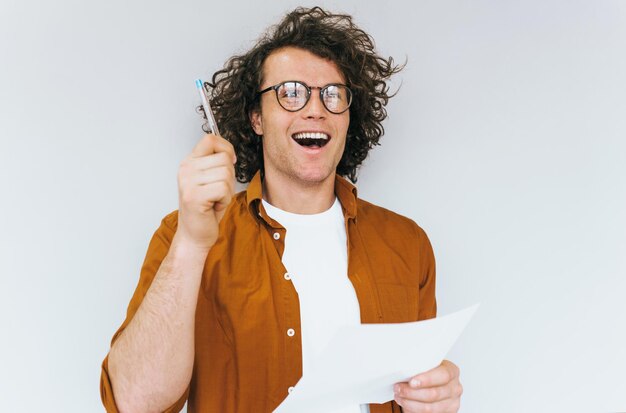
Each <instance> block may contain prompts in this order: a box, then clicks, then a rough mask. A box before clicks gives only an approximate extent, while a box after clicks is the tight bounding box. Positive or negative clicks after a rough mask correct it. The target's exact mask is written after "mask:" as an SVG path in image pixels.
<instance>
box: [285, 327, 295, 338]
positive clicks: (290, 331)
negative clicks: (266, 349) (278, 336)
mask: <svg viewBox="0 0 626 413" xmlns="http://www.w3.org/2000/svg"><path fill="white" fill-rule="evenodd" d="M295 334H296V330H294V329H293V328H290V329H289V330H287V335H288V336H289V337H293V336H294V335H295Z"/></svg>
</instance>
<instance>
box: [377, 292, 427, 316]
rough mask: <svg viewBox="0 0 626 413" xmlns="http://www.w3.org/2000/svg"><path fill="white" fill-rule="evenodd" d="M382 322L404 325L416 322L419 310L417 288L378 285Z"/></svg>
mask: <svg viewBox="0 0 626 413" xmlns="http://www.w3.org/2000/svg"><path fill="white" fill-rule="evenodd" d="M376 287H377V288H378V295H379V297H380V303H381V309H382V313H383V322H385V323H404V322H407V321H417V318H418V310H419V287H418V286H411V285H404V284H395V283H393V284H392V283H378V284H376Z"/></svg>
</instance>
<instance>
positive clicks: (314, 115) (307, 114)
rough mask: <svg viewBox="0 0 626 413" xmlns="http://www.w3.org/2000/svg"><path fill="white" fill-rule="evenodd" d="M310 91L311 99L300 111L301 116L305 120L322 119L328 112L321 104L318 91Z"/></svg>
mask: <svg viewBox="0 0 626 413" xmlns="http://www.w3.org/2000/svg"><path fill="white" fill-rule="evenodd" d="M311 89H312V90H311V97H310V98H309V101H308V102H307V103H306V105H304V108H303V109H302V116H303V117H304V118H307V119H323V118H325V117H326V116H327V114H328V111H327V110H326V106H324V103H323V102H322V98H321V96H320V92H319V89H317V88H311Z"/></svg>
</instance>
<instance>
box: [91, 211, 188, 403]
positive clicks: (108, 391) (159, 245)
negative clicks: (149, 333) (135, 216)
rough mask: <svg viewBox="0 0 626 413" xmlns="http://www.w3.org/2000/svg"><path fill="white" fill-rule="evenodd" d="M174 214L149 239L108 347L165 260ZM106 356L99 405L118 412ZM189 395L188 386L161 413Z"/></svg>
mask: <svg viewBox="0 0 626 413" xmlns="http://www.w3.org/2000/svg"><path fill="white" fill-rule="evenodd" d="M177 217H178V213H177V212H176V211H175V212H172V213H171V214H169V215H167V216H166V217H165V218H163V220H162V221H161V226H160V227H159V228H158V229H157V230H156V232H155V233H154V235H153V236H152V240H151V241H150V244H149V246H148V252H147V253H146V258H145V259H144V262H143V265H142V267H141V274H140V277H139V283H138V285H137V288H136V289H135V292H134V294H133V297H132V298H131V300H130V303H129V304H128V309H127V310H126V319H125V320H124V322H123V323H122V325H121V326H120V328H119V329H118V330H117V331H116V332H115V334H114V335H113V339H112V340H111V346H112V345H113V343H115V340H117V338H118V337H119V336H120V334H121V333H122V331H124V329H125V328H126V326H127V325H128V323H129V322H130V320H132V319H133V317H134V315H135V313H136V312H137V309H138V308H139V306H140V305H141V302H142V301H143V298H144V297H145V295H146V293H147V292H148V289H149V288H150V285H152V280H153V279H154V276H155V275H156V273H157V271H158V270H159V267H160V266H161V262H162V261H163V260H164V259H165V256H166V255H167V252H168V251H169V248H170V245H171V243H172V239H173V238H174V233H175V232H176V222H177ZM108 359H109V355H108V354H107V356H106V357H105V359H104V361H103V362H102V372H101V374H100V397H101V398H102V404H103V405H104V407H105V409H106V411H107V412H108V413H119V410H118V409H117V405H116V404H115V397H114V395H113V387H112V385H111V380H110V377H109V366H108ZM188 395H189V388H187V390H186V391H185V392H184V394H183V395H182V396H181V398H180V399H179V400H178V401H177V402H176V403H174V404H173V405H172V406H171V407H169V408H168V409H166V410H165V411H164V413H175V412H179V411H180V410H181V409H182V408H183V406H184V405H185V402H186V400H187V397H188Z"/></svg>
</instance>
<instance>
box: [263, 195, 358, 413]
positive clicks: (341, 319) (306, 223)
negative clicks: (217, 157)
mask: <svg viewBox="0 0 626 413" xmlns="http://www.w3.org/2000/svg"><path fill="white" fill-rule="evenodd" d="M263 206H264V207H265V210H266V211H267V214H268V215H269V216H270V217H272V218H273V219H274V220H275V221H278V222H279V223H280V224H281V225H282V226H283V227H285V229H286V230H287V232H286V235H285V250H284V252H283V258H282V261H283V265H284V266H285V268H286V269H287V271H288V273H289V275H290V277H291V281H292V282H293V285H294V287H295V289H296V291H297V292H298V298H299V300H300V323H301V327H302V332H301V337H302V372H303V374H306V373H307V371H308V370H309V369H310V368H311V366H312V365H313V364H314V363H315V359H316V358H317V356H318V355H319V354H320V353H321V351H322V350H323V349H324V347H325V346H326V345H327V344H328V342H329V341H330V340H331V338H332V337H333V335H334V334H335V332H336V331H337V330H339V329H340V328H342V327H343V326H346V325H356V324H360V323H361V317H360V312H359V302H358V300H357V297H356V293H355V292H354V287H353V286H352V283H351V282H350V280H349V279H348V247H347V240H346V228H345V222H344V217H343V213H342V211H341V203H340V202H339V200H338V199H337V198H335V202H334V203H333V205H332V206H331V207H330V209H328V210H327V211H324V212H321V213H319V214H311V215H300V214H293V213H290V212H286V211H283V210H281V209H278V208H276V207H274V206H272V205H270V204H269V203H267V202H266V201H265V200H263ZM324 413H326V412H324ZM329 413H369V407H368V406H367V405H361V406H353V407H350V408H346V409H340V410H334V411H333V412H329Z"/></svg>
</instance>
